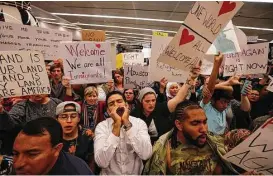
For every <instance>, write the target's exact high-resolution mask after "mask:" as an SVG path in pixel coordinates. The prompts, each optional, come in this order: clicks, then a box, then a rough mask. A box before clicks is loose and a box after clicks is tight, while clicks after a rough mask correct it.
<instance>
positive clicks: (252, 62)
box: [224, 43, 268, 76]
mask: <svg viewBox="0 0 273 176" xmlns="http://www.w3.org/2000/svg"><path fill="white" fill-rule="evenodd" d="M241 50H242V52H240V53H229V54H225V55H224V57H225V66H224V76H232V75H234V74H235V73H236V75H242V74H260V73H266V71H267V58H268V43H259V44H250V45H246V46H245V47H244V48H241Z"/></svg>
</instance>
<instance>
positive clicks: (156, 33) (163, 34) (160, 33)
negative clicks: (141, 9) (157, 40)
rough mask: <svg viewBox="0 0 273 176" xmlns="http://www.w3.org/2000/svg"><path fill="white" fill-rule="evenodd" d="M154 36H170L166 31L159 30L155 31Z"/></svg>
mask: <svg viewBox="0 0 273 176" xmlns="http://www.w3.org/2000/svg"><path fill="white" fill-rule="evenodd" d="M153 35H154V36H161V37H168V35H169V34H168V33H165V32H159V31H153Z"/></svg>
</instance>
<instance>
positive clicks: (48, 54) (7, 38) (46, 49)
mask: <svg viewBox="0 0 273 176" xmlns="http://www.w3.org/2000/svg"><path fill="white" fill-rule="evenodd" d="M71 40H72V33H71V32H63V31H59V30H51V29H45V28H39V27H33V26H28V25H19V24H14V23H5V22H0V50H1V51H11V50H27V51H29V50H33V51H38V52H41V53H42V54H43V56H44V59H45V60H54V59H58V58H59V56H58V51H59V44H60V41H71Z"/></svg>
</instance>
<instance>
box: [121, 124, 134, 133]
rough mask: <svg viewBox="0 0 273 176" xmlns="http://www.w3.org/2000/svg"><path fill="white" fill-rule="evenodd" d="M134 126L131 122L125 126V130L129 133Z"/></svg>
mask: <svg viewBox="0 0 273 176" xmlns="http://www.w3.org/2000/svg"><path fill="white" fill-rule="evenodd" d="M132 126H133V124H132V123H131V122H129V123H127V124H124V125H123V128H124V129H125V131H128V130H129V129H130V128H131V127H132Z"/></svg>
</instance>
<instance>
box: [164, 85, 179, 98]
mask: <svg viewBox="0 0 273 176" xmlns="http://www.w3.org/2000/svg"><path fill="white" fill-rule="evenodd" d="M172 85H177V86H178V88H179V87H180V86H179V84H178V83H177V82H168V83H167V86H166V96H167V98H168V99H172V98H173V97H174V96H172V95H171V93H170V88H171V86H172Z"/></svg>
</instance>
